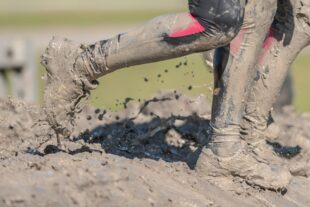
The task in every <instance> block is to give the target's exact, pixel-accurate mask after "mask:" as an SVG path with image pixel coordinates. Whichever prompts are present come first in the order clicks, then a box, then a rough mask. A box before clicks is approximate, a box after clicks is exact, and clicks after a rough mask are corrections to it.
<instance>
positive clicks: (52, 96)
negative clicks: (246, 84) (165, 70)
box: [42, 0, 244, 136]
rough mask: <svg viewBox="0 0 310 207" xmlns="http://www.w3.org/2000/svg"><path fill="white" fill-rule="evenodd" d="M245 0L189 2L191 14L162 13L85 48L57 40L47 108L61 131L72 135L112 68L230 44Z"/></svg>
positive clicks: (49, 63)
mask: <svg viewBox="0 0 310 207" xmlns="http://www.w3.org/2000/svg"><path fill="white" fill-rule="evenodd" d="M243 2H244V0H199V1H197V0H189V9H190V13H180V14H171V15H164V16H160V17H157V18H155V19H153V20H151V21H149V22H148V23H146V24H145V25H143V26H141V27H139V28H137V29H135V30H132V31H130V32H128V33H124V34H119V35H116V36H115V37H113V38H111V39H108V40H103V41H99V42H96V43H95V44H92V45H86V46H83V45H81V44H78V43H74V42H72V41H69V40H67V39H61V38H54V39H53V40H52V41H51V42H50V44H49V46H48V48H47V49H46V52H45V54H44V55H43V58H42V63H43V64H44V66H45V67H46V70H47V84H46V90H45V96H44V97H45V109H46V110H45V111H46V113H47V116H48V120H47V121H48V122H49V123H50V125H51V126H52V127H53V129H54V130H55V131H56V133H58V134H62V135H64V136H69V135H70V134H71V131H72V127H73V125H74V117H75V112H76V111H77V108H78V105H79V103H80V102H81V100H82V99H84V98H87V97H88V96H89V94H90V90H91V89H94V88H96V81H95V80H96V79H97V78H98V77H101V76H103V75H105V74H107V73H109V72H112V71H115V70H117V69H121V68H124V67H129V66H133V65H138V64H143V63H150V62H155V61H160V60H166V59H169V58H175V57H180V56H184V55H187V54H191V53H194V52H201V51H205V50H209V49H213V48H215V47H220V46H222V45H226V44H228V43H229V42H230V41H231V40H232V39H233V38H234V36H235V35H236V34H237V33H238V31H239V29H240V27H241V24H242V21H243V15H244V3H243Z"/></svg>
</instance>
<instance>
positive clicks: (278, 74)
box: [242, 0, 310, 144]
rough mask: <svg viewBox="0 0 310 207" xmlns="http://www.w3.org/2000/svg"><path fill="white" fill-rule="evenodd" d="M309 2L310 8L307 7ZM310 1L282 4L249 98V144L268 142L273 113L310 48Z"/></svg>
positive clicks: (246, 123)
mask: <svg viewBox="0 0 310 207" xmlns="http://www.w3.org/2000/svg"><path fill="white" fill-rule="evenodd" d="M304 2H308V4H306V3H304ZM309 15H310V1H309V0H307V1H305V0H285V1H279V9H278V11H277V14H276V17H275V21H274V23H273V25H272V28H271V30H270V33H269V36H268V37H267V39H266V40H265V43H264V45H263V49H262V51H261V53H260V57H259V62H258V64H257V66H256V68H257V75H256V78H255V81H254V84H253V85H252V87H251V92H250V94H249V97H248V100H247V105H246V110H245V116H244V118H243V119H244V121H243V124H242V128H243V130H242V131H243V136H244V138H245V139H246V140H247V142H248V143H252V144H255V143H259V142H261V141H263V140H264V131H265V130H266V128H267V121H268V118H269V113H270V110H271V109H272V106H273V104H274V103H275V101H276V99H277V97H278V95H279V92H280V90H281V87H282V85H283V83H284V81H285V78H286V76H287V70H288V69H289V67H290V65H291V64H292V62H293V61H294V60H295V58H296V57H297V55H298V54H299V52H300V51H301V50H302V49H303V48H304V47H306V46H307V45H309V44H310V26H309V22H310V18H309Z"/></svg>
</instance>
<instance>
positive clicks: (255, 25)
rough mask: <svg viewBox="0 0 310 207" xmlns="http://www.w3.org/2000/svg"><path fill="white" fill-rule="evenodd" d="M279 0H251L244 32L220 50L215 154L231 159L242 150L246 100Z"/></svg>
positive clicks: (214, 113) (217, 55)
mask: <svg viewBox="0 0 310 207" xmlns="http://www.w3.org/2000/svg"><path fill="white" fill-rule="evenodd" d="M276 3H277V2H276V0H267V1H259V2H258V1H248V3H247V5H246V11H245V20H244V23H243V25H242V28H241V31H240V32H239V34H238V35H237V37H236V38H235V39H234V40H233V41H232V42H231V44H230V45H229V46H226V47H223V48H219V49H216V52H215V62H214V68H215V73H214V80H215V82H214V85H215V86H214V97H213V108H212V128H213V136H212V144H211V149H212V150H213V152H214V153H215V154H217V155H220V156H231V155H233V154H235V152H236V151H238V149H239V148H240V138H239V136H240V124H241V120H242V117H243V112H244V107H245V104H244V101H245V99H246V96H247V94H248V91H249V90H248V88H249V86H250V85H251V82H252V78H251V77H252V76H253V75H254V72H255V71H254V69H253V68H254V65H255V64H256V58H255V57H257V56H258V54H259V52H260V48H261V47H262V45H263V42H264V38H265V36H266V34H267V32H268V29H269V28H270V25H271V23H272V21H273V17H274V14H275V11H276Z"/></svg>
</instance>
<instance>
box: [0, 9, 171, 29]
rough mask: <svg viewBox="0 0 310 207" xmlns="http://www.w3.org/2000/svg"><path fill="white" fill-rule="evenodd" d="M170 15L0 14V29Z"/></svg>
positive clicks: (130, 20)
mask: <svg viewBox="0 0 310 207" xmlns="http://www.w3.org/2000/svg"><path fill="white" fill-rule="evenodd" d="M165 13H171V11H170V12H169V11H165V10H153V11H147V12H146V11H134V10H130V11H122V12H113V11H105V12H103V11H58V12H55V11H52V12H44V13H41V12H35V13H23V12H20V13H0V27H22V28H27V27H46V26H93V25H100V24H127V23H135V22H140V21H144V20H147V19H150V18H152V17H154V16H158V15H162V14H165Z"/></svg>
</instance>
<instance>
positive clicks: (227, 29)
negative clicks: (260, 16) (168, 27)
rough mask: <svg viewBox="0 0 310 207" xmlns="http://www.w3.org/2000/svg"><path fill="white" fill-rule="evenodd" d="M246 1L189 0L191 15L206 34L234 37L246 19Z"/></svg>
mask: <svg viewBox="0 0 310 207" xmlns="http://www.w3.org/2000/svg"><path fill="white" fill-rule="evenodd" d="M244 6H245V0H189V10H190V13H191V15H192V16H193V17H195V19H197V21H198V22H199V23H200V24H201V25H202V26H203V27H204V28H205V31H206V33H207V34H208V33H210V34H212V33H224V34H225V35H227V36H231V37H234V36H235V35H237V33H238V32H239V30H240V28H241V25H242V22H243V18H244Z"/></svg>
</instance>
